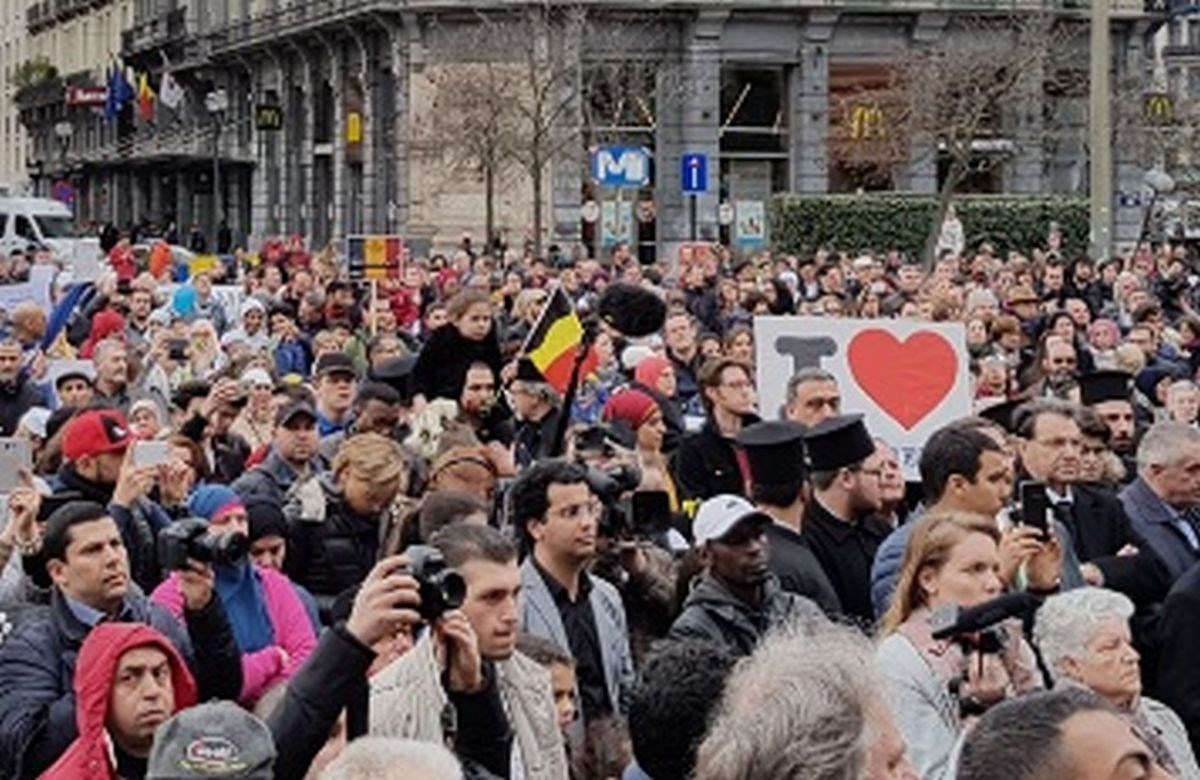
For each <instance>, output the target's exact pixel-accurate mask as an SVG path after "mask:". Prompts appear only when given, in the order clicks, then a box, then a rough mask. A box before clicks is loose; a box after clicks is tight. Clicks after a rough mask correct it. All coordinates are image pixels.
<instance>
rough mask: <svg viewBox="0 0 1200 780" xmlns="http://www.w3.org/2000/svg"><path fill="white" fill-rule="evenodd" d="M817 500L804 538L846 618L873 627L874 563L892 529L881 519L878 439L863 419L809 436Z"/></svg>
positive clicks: (832, 421) (840, 420)
mask: <svg viewBox="0 0 1200 780" xmlns="http://www.w3.org/2000/svg"><path fill="white" fill-rule="evenodd" d="M804 443H805V446H806V447H807V448H808V460H809V468H810V469H811V470H812V477H811V478H812V484H813V500H812V502H811V503H809V505H808V507H807V508H806V509H805V516H804V530H803V535H804V539H805V541H807V542H808V544H809V546H810V547H812V550H813V552H814V553H816V556H817V560H819V561H820V562H821V567H822V568H823V569H825V573H826V574H828V575H829V579H830V580H831V581H832V582H833V587H834V589H835V590H836V591H837V594H838V599H839V600H840V601H841V602H842V611H843V614H845V615H847V616H848V617H852V618H857V619H859V620H862V621H864V623H866V624H870V623H872V622H874V620H875V612H874V608H873V607H872V606H871V564H872V563H873V562H874V560H875V552H876V551H877V550H878V549H879V545H880V544H881V543H882V542H883V540H884V538H886V537H887V535H888V534H889V533H891V530H892V529H891V528H890V527H888V525H887V524H886V523H884V522H883V521H882V520H880V519H879V518H878V516H877V514H876V513H877V512H878V511H879V508H880V505H881V501H880V494H879V480H880V477H881V475H882V470H881V467H880V458H879V455H878V454H876V451H875V441H874V440H873V439H872V438H871V434H870V433H868V432H867V427H866V426H865V425H864V424H863V421H862V418H861V417H859V416H855V415H848V416H841V417H831V418H829V419H828V420H825V421H824V422H822V423H820V424H818V425H817V426H816V427H815V428H811V429H809V431H808V433H807V435H806V437H805V442H804Z"/></svg>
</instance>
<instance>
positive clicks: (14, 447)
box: [0, 438, 33, 493]
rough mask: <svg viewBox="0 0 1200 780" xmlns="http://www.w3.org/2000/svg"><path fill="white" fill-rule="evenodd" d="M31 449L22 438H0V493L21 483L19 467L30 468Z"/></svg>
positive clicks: (31, 461) (31, 462) (31, 463)
mask: <svg viewBox="0 0 1200 780" xmlns="http://www.w3.org/2000/svg"><path fill="white" fill-rule="evenodd" d="M32 468H33V451H32V450H30V449H29V442H27V441H25V440H24V439H13V438H3V439H0V493H8V492H10V491H12V490H13V489H14V488H16V487H18V486H19V485H20V484H21V476H20V472H21V469H26V470H32Z"/></svg>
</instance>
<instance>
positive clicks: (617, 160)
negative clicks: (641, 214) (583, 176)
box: [592, 146, 650, 187]
mask: <svg viewBox="0 0 1200 780" xmlns="http://www.w3.org/2000/svg"><path fill="white" fill-rule="evenodd" d="M592 179H594V180H595V182H596V183H597V184H599V185H601V186H604V187H644V186H646V185H647V184H649V183H650V152H649V151H647V150H646V149H645V148H644V147H640V146H599V147H593V148H592Z"/></svg>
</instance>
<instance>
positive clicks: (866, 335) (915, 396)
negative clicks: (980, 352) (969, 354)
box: [846, 328, 958, 430]
mask: <svg viewBox="0 0 1200 780" xmlns="http://www.w3.org/2000/svg"><path fill="white" fill-rule="evenodd" d="M846 357H847V359H848V360H849V362H850V373H851V374H853V375H854V380H855V381H856V382H858V386H859V387H861V388H862V389H863V392H864V393H866V394H867V395H868V396H869V397H870V398H871V400H872V401H874V402H875V403H876V404H878V405H879V408H880V409H882V410H883V411H884V412H886V413H887V415H888V416H889V417H891V418H892V419H893V420H895V421H896V422H898V423H900V424H901V425H902V426H904V429H905V430H912V429H913V427H914V426H916V424H917V423H919V422H921V420H924V419H925V418H926V417H927V416H928V415H929V413H930V412H932V411H933V410H934V409H936V408H937V407H938V404H940V403H941V402H942V399H944V398H945V397H946V395H947V394H949V392H950V390H951V388H953V387H954V380H955V375H956V374H957V372H958V358H957V357H956V356H955V354H954V348H953V347H952V346H951V345H950V342H948V341H947V340H946V339H945V338H944V337H943V336H940V335H938V334H937V333H933V332H930V331H919V332H917V333H914V334H912V335H911V336H909V337H908V338H906V339H905V340H904V341H900V340H899V339H897V338H896V337H895V336H893V335H892V334H891V333H889V332H887V331H886V330H881V329H879V328H873V329H871V330H864V331H863V332H862V333H859V334H858V335H857V336H855V337H854V338H853V339H851V340H850V347H849V349H848V350H847V352H846Z"/></svg>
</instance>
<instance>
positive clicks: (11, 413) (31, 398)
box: [0, 334, 47, 436]
mask: <svg viewBox="0 0 1200 780" xmlns="http://www.w3.org/2000/svg"><path fill="white" fill-rule="evenodd" d="M22 357H23V355H22V352H21V343H20V342H19V341H17V340H16V339H15V338H13V337H12V336H11V335H9V334H4V335H3V336H0V436H12V435H13V433H14V432H16V430H17V423H18V422H20V420H21V415H23V414H25V412H27V411H29V410H30V409H31V408H33V407H35V406H46V405H47V404H46V399H45V398H44V394H43V393H42V391H41V389H40V388H39V387H38V386H37V384H36V383H34V382H31V381H29V378H28V377H27V376H26V375H25V370H24V366H23V365H22Z"/></svg>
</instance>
